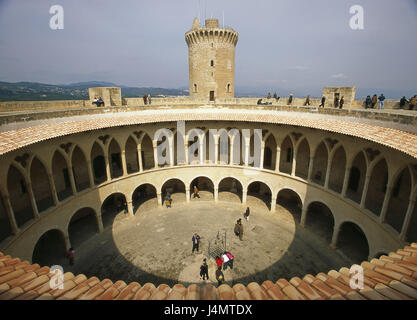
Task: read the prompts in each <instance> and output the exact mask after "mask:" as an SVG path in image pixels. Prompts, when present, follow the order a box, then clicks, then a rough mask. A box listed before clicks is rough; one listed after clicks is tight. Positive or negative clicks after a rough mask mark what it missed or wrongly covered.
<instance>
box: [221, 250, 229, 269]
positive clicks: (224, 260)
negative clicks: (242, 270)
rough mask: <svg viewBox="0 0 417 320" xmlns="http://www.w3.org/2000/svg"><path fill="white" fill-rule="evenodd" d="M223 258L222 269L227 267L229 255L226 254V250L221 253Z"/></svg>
mask: <svg viewBox="0 0 417 320" xmlns="http://www.w3.org/2000/svg"><path fill="white" fill-rule="evenodd" d="M222 260H223V270H226V269H227V266H228V265H229V257H228V256H227V254H226V252H225V253H223V255H222Z"/></svg>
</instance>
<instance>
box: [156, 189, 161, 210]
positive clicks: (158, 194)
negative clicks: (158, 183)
mask: <svg viewBox="0 0 417 320" xmlns="http://www.w3.org/2000/svg"><path fill="white" fill-rule="evenodd" d="M156 197H157V199H158V207H162V194H161V193H160V192H158V193H157V194H156Z"/></svg>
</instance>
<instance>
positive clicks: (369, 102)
mask: <svg viewBox="0 0 417 320" xmlns="http://www.w3.org/2000/svg"><path fill="white" fill-rule="evenodd" d="M371 102H372V100H371V96H367V97H366V99H365V109H368V108H370V107H371Z"/></svg>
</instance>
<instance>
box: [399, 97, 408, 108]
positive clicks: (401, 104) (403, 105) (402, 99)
mask: <svg viewBox="0 0 417 320" xmlns="http://www.w3.org/2000/svg"><path fill="white" fill-rule="evenodd" d="M407 102H408V100H407V98H406V97H405V96H403V97H402V98H401V100H400V109H404V107H405V104H406V103H407Z"/></svg>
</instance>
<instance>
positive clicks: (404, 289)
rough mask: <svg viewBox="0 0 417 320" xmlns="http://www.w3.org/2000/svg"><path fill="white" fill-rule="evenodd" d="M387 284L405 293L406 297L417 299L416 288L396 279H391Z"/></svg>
mask: <svg viewBox="0 0 417 320" xmlns="http://www.w3.org/2000/svg"><path fill="white" fill-rule="evenodd" d="M389 286H390V287H391V288H392V289H394V290H396V291H398V292H401V293H402V294H405V295H406V296H408V297H411V298H413V299H417V289H415V288H412V287H410V286H407V285H406V284H404V283H402V282H400V281H397V280H393V281H391V282H390V284H389Z"/></svg>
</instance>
